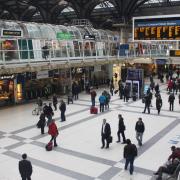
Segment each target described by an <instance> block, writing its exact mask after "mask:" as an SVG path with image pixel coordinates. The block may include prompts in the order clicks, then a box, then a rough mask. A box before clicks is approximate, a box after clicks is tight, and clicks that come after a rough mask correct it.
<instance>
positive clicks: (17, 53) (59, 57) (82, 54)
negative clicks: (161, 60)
mask: <svg viewBox="0 0 180 180" xmlns="http://www.w3.org/2000/svg"><path fill="white" fill-rule="evenodd" d="M137 57H142V58H143V57H145V58H147V57H148V58H158V57H169V51H168V50H159V49H152V50H147V51H142V52H141V51H136V50H125V51H122V50H121V49H120V50H116V49H113V50H106V49H98V50H84V51H83V50H73V49H68V51H67V50H66V49H61V50H60V49H58V50H51V49H49V50H48V51H47V50H46V51H44V50H41V49H37V50H0V64H9V63H11V64H12V63H35V62H46V61H72V60H73V61H75V60H83V61H86V60H90V59H95V60H98V59H105V60H106V59H107V60H111V59H114V58H116V59H133V58H137Z"/></svg>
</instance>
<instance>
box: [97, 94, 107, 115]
mask: <svg viewBox="0 0 180 180" xmlns="http://www.w3.org/2000/svg"><path fill="white" fill-rule="evenodd" d="M105 102H106V97H105V96H104V95H103V93H102V95H101V96H100V97H99V103H100V112H104V106H105Z"/></svg>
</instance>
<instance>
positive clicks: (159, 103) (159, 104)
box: [156, 95, 162, 114]
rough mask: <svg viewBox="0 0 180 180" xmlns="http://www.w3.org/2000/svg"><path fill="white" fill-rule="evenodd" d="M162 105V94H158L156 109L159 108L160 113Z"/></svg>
mask: <svg viewBox="0 0 180 180" xmlns="http://www.w3.org/2000/svg"><path fill="white" fill-rule="evenodd" d="M161 107H162V99H161V96H160V95H158V96H157V97H156V109H157V110H158V114H159V113H160V111H161Z"/></svg>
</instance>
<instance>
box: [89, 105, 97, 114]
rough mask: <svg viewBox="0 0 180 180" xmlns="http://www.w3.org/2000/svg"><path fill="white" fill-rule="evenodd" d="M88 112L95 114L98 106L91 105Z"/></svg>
mask: <svg viewBox="0 0 180 180" xmlns="http://www.w3.org/2000/svg"><path fill="white" fill-rule="evenodd" d="M90 113H91V114H97V113H98V108H97V107H95V106H92V107H91V108H90Z"/></svg>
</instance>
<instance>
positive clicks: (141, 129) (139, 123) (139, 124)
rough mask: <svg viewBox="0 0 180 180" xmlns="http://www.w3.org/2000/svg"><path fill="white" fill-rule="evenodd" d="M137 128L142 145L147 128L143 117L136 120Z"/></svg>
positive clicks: (137, 136) (139, 141)
mask: <svg viewBox="0 0 180 180" xmlns="http://www.w3.org/2000/svg"><path fill="white" fill-rule="evenodd" d="M135 130H136V139H137V141H138V145H139V146H142V138H143V133H144V130H145V126H144V123H143V121H142V118H139V120H138V121H137V122H136V126H135Z"/></svg>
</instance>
